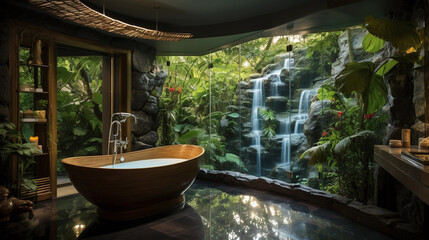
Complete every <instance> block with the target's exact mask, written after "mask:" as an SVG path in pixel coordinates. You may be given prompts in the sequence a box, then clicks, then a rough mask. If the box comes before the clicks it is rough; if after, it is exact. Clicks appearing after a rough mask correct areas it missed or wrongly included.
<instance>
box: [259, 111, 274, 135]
mask: <svg viewBox="0 0 429 240" xmlns="http://www.w3.org/2000/svg"><path fill="white" fill-rule="evenodd" d="M259 115H261V117H262V119H263V120H264V126H263V128H262V130H263V133H264V136H266V137H268V138H273V137H274V136H276V124H277V120H276V113H275V112H274V111H273V110H265V109H260V112H259Z"/></svg>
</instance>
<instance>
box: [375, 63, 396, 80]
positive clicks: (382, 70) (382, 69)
mask: <svg viewBox="0 0 429 240" xmlns="http://www.w3.org/2000/svg"><path fill="white" fill-rule="evenodd" d="M396 64H398V61H396V60H395V59H389V60H388V61H386V62H385V63H384V64H383V65H381V67H380V68H379V69H378V70H377V72H376V74H377V75H379V76H384V75H385V74H386V73H388V72H389V71H390V70H391V69H392V68H393V67H394V66H396Z"/></svg>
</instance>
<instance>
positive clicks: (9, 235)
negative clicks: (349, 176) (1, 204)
mask: <svg viewBox="0 0 429 240" xmlns="http://www.w3.org/2000/svg"><path fill="white" fill-rule="evenodd" d="M186 202H187V204H186V205H185V207H184V209H183V211H178V210H177V209H176V210H172V211H170V212H168V213H165V214H162V215H159V216H156V217H153V218H150V219H143V220H139V221H132V222H109V221H104V220H100V219H98V216H97V212H96V208H95V206H94V205H92V204H91V203H89V202H88V201H86V199H85V198H83V197H82V196H81V195H79V194H75V195H71V196H68V197H63V198H59V199H57V200H52V201H45V202H41V203H38V204H37V205H36V209H35V215H36V216H35V218H34V219H32V220H30V221H21V222H17V223H9V224H3V225H0V239H155V240H159V239H186V240H189V239H216V240H217V239H219V240H224V239H241V240H248V239H270V240H271V239H285V240H286V239H341V240H343V239H377V240H380V239H381V240H383V239H390V238H388V237H386V236H385V235H382V234H381V233H378V232H375V231H373V230H371V229H369V228H367V227H365V226H362V225H359V224H356V223H354V222H352V221H350V220H348V219H345V218H344V217H342V216H339V215H338V214H336V213H334V212H332V211H329V210H326V209H321V208H318V207H315V206H313V205H310V204H306V203H303V202H297V201H294V200H292V199H290V198H286V197H284V196H280V195H274V194H270V193H267V192H262V191H256V190H250V189H245V188H237V187H231V186H225V185H219V184H215V183H212V182H203V181H197V182H195V183H194V184H193V185H192V187H191V188H190V189H188V191H187V192H186Z"/></svg>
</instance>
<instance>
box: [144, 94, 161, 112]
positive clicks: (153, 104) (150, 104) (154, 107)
mask: <svg viewBox="0 0 429 240" xmlns="http://www.w3.org/2000/svg"><path fill="white" fill-rule="evenodd" d="M143 111H145V112H146V113H148V114H150V115H157V114H158V99H157V98H156V97H154V96H150V97H149V99H148V101H147V102H146V104H145V105H144V107H143Z"/></svg>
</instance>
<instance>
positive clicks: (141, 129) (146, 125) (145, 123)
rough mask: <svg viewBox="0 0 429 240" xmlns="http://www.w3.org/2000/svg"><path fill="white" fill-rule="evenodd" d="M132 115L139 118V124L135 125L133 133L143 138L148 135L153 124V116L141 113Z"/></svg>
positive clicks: (135, 112)
mask: <svg viewBox="0 0 429 240" xmlns="http://www.w3.org/2000/svg"><path fill="white" fill-rule="evenodd" d="M132 113H133V114H134V115H135V116H136V117H137V123H133V125H132V130H131V132H132V133H133V134H134V135H135V136H143V135H145V134H146V133H148V132H149V131H150V130H151V128H152V124H153V121H152V118H151V116H150V115H148V114H147V113H145V112H141V111H133V112H132Z"/></svg>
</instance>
